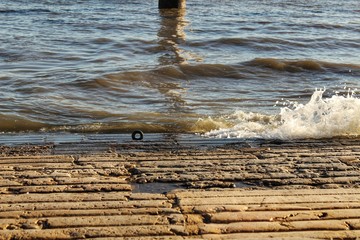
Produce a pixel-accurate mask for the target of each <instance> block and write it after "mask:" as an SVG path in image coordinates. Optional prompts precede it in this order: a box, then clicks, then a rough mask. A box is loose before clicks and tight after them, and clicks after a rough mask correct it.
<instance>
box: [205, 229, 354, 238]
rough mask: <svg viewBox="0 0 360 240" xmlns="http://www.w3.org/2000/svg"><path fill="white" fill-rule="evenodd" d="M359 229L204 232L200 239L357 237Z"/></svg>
mask: <svg viewBox="0 0 360 240" xmlns="http://www.w3.org/2000/svg"><path fill="white" fill-rule="evenodd" d="M359 236H360V231H359V230H352V231H348V230H345V231H343V230H342V231H327V230H325V231H318V230H315V231H291V232H256V233H235V234H204V235H201V236H199V237H201V238H202V239H252V240H256V239H259V240H260V239H270V238H271V239H299V240H300V239H335V238H336V239H357V238H358V237H359Z"/></svg>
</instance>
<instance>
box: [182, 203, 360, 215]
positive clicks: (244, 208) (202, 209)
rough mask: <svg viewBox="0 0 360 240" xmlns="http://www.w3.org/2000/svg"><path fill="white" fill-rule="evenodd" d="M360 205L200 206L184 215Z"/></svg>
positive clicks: (353, 206) (354, 206) (188, 208)
mask: <svg viewBox="0 0 360 240" xmlns="http://www.w3.org/2000/svg"><path fill="white" fill-rule="evenodd" d="M359 208H360V203H355V202H351V203H349V202H345V203H334V202H331V203H312V202H309V203H296V204H294V203H291V204H284V203H280V204H276V203H274V204H259V203H258V204H237V205H221V204H218V205H200V206H183V207H181V210H182V212H183V213H200V214H205V213H217V212H241V211H247V212H249V211H288V210H328V209H359Z"/></svg>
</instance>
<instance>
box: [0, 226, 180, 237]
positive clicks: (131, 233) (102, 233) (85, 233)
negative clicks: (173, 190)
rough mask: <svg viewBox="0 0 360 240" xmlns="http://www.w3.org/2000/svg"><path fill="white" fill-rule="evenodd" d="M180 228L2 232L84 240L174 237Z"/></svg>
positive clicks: (6, 234)
mask: <svg viewBox="0 0 360 240" xmlns="http://www.w3.org/2000/svg"><path fill="white" fill-rule="evenodd" d="M178 228H179V226H174V227H169V226H167V225H148V226H118V227H80V228H62V229H61V228H60V229H26V230H23V229H22V230H0V236H2V237H3V238H4V239H84V238H99V237H135V236H136V237H141V236H164V237H166V236H174V235H175V233H174V230H175V229H178Z"/></svg>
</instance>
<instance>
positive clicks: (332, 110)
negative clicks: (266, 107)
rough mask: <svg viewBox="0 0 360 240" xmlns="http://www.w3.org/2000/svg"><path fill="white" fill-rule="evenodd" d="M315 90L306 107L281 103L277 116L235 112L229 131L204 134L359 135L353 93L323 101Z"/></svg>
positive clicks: (358, 106) (358, 104)
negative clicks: (232, 124) (282, 105)
mask: <svg viewBox="0 0 360 240" xmlns="http://www.w3.org/2000/svg"><path fill="white" fill-rule="evenodd" d="M324 92H325V90H324V89H323V90H322V89H320V90H315V92H314V93H313V95H312V96H311V99H310V101H309V102H308V103H306V104H300V103H297V102H289V103H284V104H285V105H286V106H284V107H281V108H280V113H279V114H278V115H264V114H259V113H245V112H242V111H238V112H235V113H234V114H233V115H231V116H229V119H231V120H232V121H233V122H234V126H232V127H230V128H221V129H219V130H212V131H209V132H207V133H205V134H204V136H206V137H214V138H264V139H300V138H303V139H304V138H330V137H340V136H358V135H360V99H359V98H357V97H356V96H355V93H354V92H349V93H348V94H347V95H345V96H342V95H339V94H334V95H333V96H331V97H328V98H326V97H324V96H323V94H324Z"/></svg>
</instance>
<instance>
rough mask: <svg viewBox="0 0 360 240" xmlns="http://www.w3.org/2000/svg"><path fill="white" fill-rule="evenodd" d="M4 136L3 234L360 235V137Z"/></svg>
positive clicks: (0, 181) (0, 169) (0, 158)
mask: <svg viewBox="0 0 360 240" xmlns="http://www.w3.org/2000/svg"><path fill="white" fill-rule="evenodd" d="M79 138H81V140H79ZM24 139H25V140H24ZM6 141H8V138H6V139H5V138H4V139H2V138H0V144H1V146H0V149H1V155H0V239H116V238H119V239H122V238H126V239H269V238H275V239H359V238H360V188H359V182H360V169H359V167H360V141H358V139H334V140H331V141H329V140H326V141H325V140H324V141H322V140H317V141H315V140H314V141H295V142H294V141H293V142H279V141H254V142H249V141H242V142H241V141H237V140H222V141H220V140H214V139H212V140H211V139H209V140H204V139H201V138H200V137H194V136H182V137H176V138H174V137H173V136H158V135H153V136H152V137H151V138H150V139H148V140H146V139H145V140H144V141H141V142H133V141H131V140H127V138H126V137H118V136H115V135H91V136H80V137H79V136H78V135H76V136H72V135H69V136H62V137H59V138H55V137H53V136H47V137H39V136H30V137H29V138H23V140H21V139H20V140H19V139H18V140H16V138H14V139H13V141H15V142H16V141H17V142H16V144H9V142H6ZM25 142H31V144H29V143H25Z"/></svg>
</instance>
